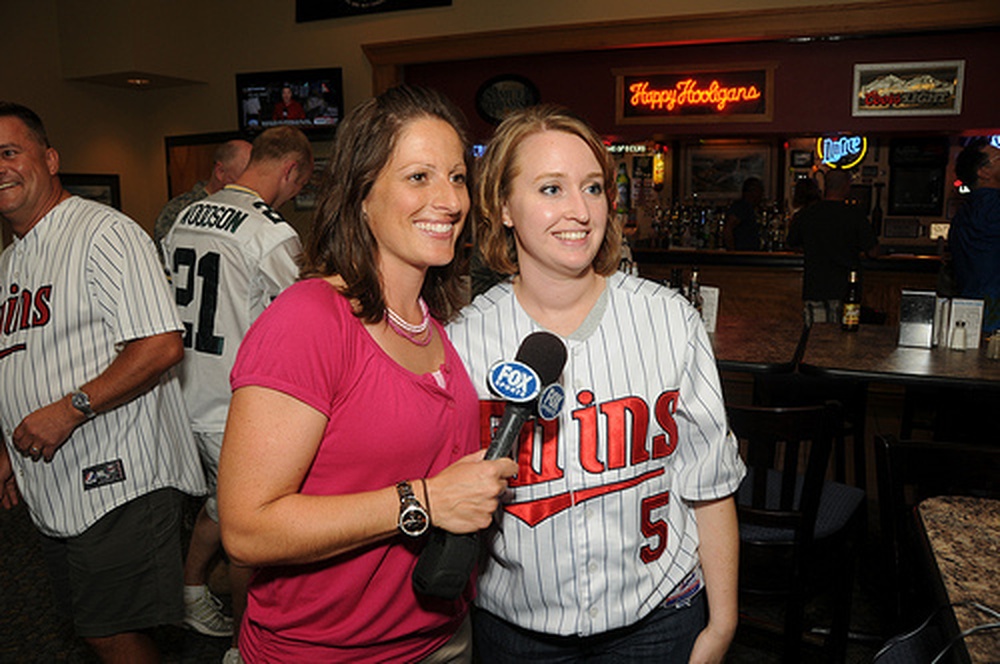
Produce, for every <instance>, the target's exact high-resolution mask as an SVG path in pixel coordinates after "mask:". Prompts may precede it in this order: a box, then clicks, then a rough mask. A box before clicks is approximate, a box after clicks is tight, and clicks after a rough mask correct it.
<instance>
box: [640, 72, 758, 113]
mask: <svg viewBox="0 0 1000 664" xmlns="http://www.w3.org/2000/svg"><path fill="white" fill-rule="evenodd" d="M628 89H629V92H630V93H632V96H631V97H630V98H629V105H630V106H633V107H636V106H645V107H646V108H648V109H649V110H652V111H656V110H661V109H664V108H665V109H666V110H667V111H673V110H674V109H675V108H677V107H678V106H714V107H715V109H716V110H717V111H723V110H725V108H726V106H728V105H729V104H738V103H740V102H744V101H756V100H758V99H760V96H761V91H760V89H759V88H757V86H756V85H750V86H742V85H741V86H738V87H732V88H727V87H725V86H723V85H721V84H720V83H719V82H718V81H714V80H713V81H712V82H711V83H709V85H708V87H707V88H700V87H698V81H696V80H695V79H693V78H687V79H684V80H683V81H678V82H677V84H676V85H675V86H674V88H673V89H669V88H668V89H665V90H656V89H650V87H649V81H640V82H638V83H633V84H632V85H630V86H629V88H628Z"/></svg>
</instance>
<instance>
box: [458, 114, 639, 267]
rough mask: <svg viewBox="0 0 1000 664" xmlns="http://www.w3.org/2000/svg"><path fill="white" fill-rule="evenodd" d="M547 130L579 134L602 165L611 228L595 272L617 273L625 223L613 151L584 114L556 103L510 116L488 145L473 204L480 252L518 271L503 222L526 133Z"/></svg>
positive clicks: (511, 237) (514, 249) (495, 264)
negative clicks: (619, 212) (619, 208)
mask: <svg viewBox="0 0 1000 664" xmlns="http://www.w3.org/2000/svg"><path fill="white" fill-rule="evenodd" d="M543 131H562V132H565V133H567V134H571V135H573V136H577V137H578V138H580V139H581V140H582V141H583V142H584V143H586V144H587V147H589V148H590V151H591V152H592V153H593V155H594V158H595V159H596V160H597V163H598V164H600V166H601V175H602V178H603V181H604V196H605V198H606V199H607V202H608V220H607V228H606V230H605V232H604V239H603V240H602V241H601V246H600V248H599V249H598V251H597V255H596V256H595V257H594V262H593V266H594V271H596V272H597V273H598V274H601V275H604V276H607V275H609V274H612V273H613V272H614V271H615V270H616V269H618V265H619V263H620V260H621V244H622V225H621V222H620V221H619V220H618V219H617V217H616V216H615V215H614V209H615V196H616V194H617V190H616V189H615V186H614V184H615V182H614V178H615V176H614V170H613V168H612V165H611V159H610V157H609V156H608V150H607V148H606V147H605V145H604V142H603V141H602V140H601V137H600V136H598V134H597V132H596V131H594V130H593V128H591V126H590V125H588V124H587V123H586V121H584V120H583V119H582V118H580V117H579V116H577V115H576V114H574V113H573V112H571V111H569V110H567V109H566V108H563V107H562V106H556V105H553V104H543V105H540V106H533V107H530V108H527V109H523V110H520V111H515V112H514V113H512V114H510V115H509V116H507V118H506V119H504V121H503V122H501V123H500V126H499V127H497V130H496V133H495V134H494V135H493V138H492V139H491V140H490V142H489V145H488V146H487V147H486V152H485V153H484V154H483V156H482V158H481V159H480V162H479V164H478V169H477V172H476V197H475V202H474V204H473V206H472V212H473V215H474V218H475V224H476V233H477V238H476V239H477V242H478V248H479V253H480V255H481V256H482V259H483V262H484V263H486V265H487V266H488V267H489V268H490V269H491V270H493V271H494V272H498V273H500V274H507V275H511V274H517V272H518V264H517V247H516V245H515V243H514V234H513V231H512V230H511V229H509V228H507V227H505V226H504V225H503V207H504V205H505V204H506V202H507V199H508V198H509V197H510V193H511V186H512V183H513V181H514V178H516V177H517V175H518V170H517V165H516V164H517V152H518V149H519V148H520V147H521V144H522V143H523V142H524V140H525V139H526V138H528V137H529V136H532V135H534V134H538V133H541V132H543Z"/></svg>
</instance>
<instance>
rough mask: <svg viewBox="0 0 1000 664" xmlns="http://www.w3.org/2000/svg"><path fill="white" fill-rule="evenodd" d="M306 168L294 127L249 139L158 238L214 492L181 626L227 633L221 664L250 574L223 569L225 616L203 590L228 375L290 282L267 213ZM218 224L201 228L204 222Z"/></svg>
mask: <svg viewBox="0 0 1000 664" xmlns="http://www.w3.org/2000/svg"><path fill="white" fill-rule="evenodd" d="M312 171H313V156H312V148H311V147H310V145H309V139H308V138H306V136H305V134H303V133H302V132H301V131H299V130H298V129H295V128H293V127H272V128H270V129H267V130H265V131H264V132H263V133H262V134H261V135H260V136H258V137H257V138H256V139H255V140H254V142H253V151H252V153H251V156H250V163H249V165H248V166H247V168H246V170H245V171H244V172H243V174H242V175H240V177H239V178H238V179H237V180H236V182H234V183H232V184H227V185H226V186H224V187H223V188H222V189H221V190H220V191H217V192H216V193H214V194H212V195H210V196H209V197H208V198H205V199H204V200H201V201H198V202H197V203H194V204H193V205H191V206H189V207H187V208H185V209H184V210H183V211H181V213H180V214H179V215H178V216H177V223H175V224H174V227H173V228H172V229H171V230H170V232H169V233H168V234H167V237H166V238H165V239H164V242H163V248H164V256H165V258H166V260H167V270H168V273H169V274H170V275H171V284H172V285H173V288H174V295H175V298H176V301H177V308H178V310H179V311H180V315H181V319H182V320H183V321H184V327H185V330H186V332H185V336H184V356H185V359H184V363H183V364H182V365H181V369H182V370H181V389H182V392H183V394H184V400H185V401H186V402H187V409H188V415H189V417H190V418H191V428H192V430H193V431H194V435H195V439H196V440H197V441H198V449H199V451H200V452H201V457H202V463H203V465H204V468H205V471H206V475H207V480H208V486H209V489H211V490H212V494H211V495H209V497H208V499H207V500H206V501H205V504H204V505H203V506H202V508H201V510H200V511H199V513H198V516H197V518H196V520H195V526H194V531H193V532H192V534H191V544H190V546H189V547H188V554H187V559H186V560H185V564H184V607H185V615H184V622H185V624H187V625H189V626H190V627H192V628H194V629H195V630H197V631H198V632H201V633H202V634H207V635H209V636H232V639H233V641H232V648H231V649H230V651H229V652H228V653H227V654H226V659H224V660H223V662H225V663H226V664H233V663H235V662H238V661H239V650H238V648H237V643H238V634H234V630H233V624H234V620H235V624H236V625H239V620H240V619H241V618H242V616H243V609H244V607H245V606H246V586H247V582H248V581H249V577H250V570H249V569H247V568H245V567H239V566H237V565H230V566H229V585H230V588H231V590H232V605H233V618H232V619H230V618H228V617H227V616H225V615H223V613H222V611H221V603H220V602H219V601H218V599H216V598H215V597H214V596H213V595H212V593H211V591H210V590H209V589H208V585H207V582H208V577H209V573H210V572H211V566H212V563H213V562H215V559H216V556H217V555H218V553H219V551H220V550H221V536H220V534H219V523H218V521H219V512H218V504H217V501H216V497H215V494H214V490H215V486H216V475H217V473H218V468H219V452H220V450H221V448H222V434H223V431H225V428H226V415H227V413H228V412H229V400H230V397H231V394H232V393H231V391H230V388H229V372H230V371H232V368H233V363H234V362H235V360H236V350H237V349H238V348H239V345H240V341H241V340H242V339H243V336H244V335H245V334H246V332H247V329H248V328H249V327H250V324H251V323H252V322H253V321H254V320H255V319H256V318H257V316H259V315H260V313H261V312H262V311H263V310H264V308H265V307H267V305H269V304H270V303H271V301H272V300H273V299H274V298H275V297H277V296H278V293H280V292H281V291H282V290H284V289H285V288H287V287H288V286H290V285H292V283H294V282H295V280H296V277H297V276H298V269H299V267H298V262H297V261H298V260H299V258H300V254H301V253H302V246H301V244H300V243H299V236H298V233H296V232H295V229H294V228H292V227H291V226H290V225H289V224H288V223H287V222H286V221H285V220H284V219H283V218H282V216H281V214H280V213H279V212H278V211H277V210H276V209H275V208H278V207H280V206H281V205H283V204H284V203H285V202H286V201H288V200H291V199H292V198H293V197H294V196H295V195H296V194H297V193H298V192H299V190H300V189H301V188H302V186H303V185H304V184H305V183H306V182H307V181H308V180H309V178H310V177H311V175H312ZM207 219H212V220H217V221H215V222H214V223H204V222H205V220H207Z"/></svg>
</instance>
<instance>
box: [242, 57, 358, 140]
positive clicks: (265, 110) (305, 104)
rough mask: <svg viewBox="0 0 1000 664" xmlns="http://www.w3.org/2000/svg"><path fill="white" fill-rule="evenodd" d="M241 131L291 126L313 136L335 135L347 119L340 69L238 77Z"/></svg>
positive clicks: (298, 70)
mask: <svg viewBox="0 0 1000 664" xmlns="http://www.w3.org/2000/svg"><path fill="white" fill-rule="evenodd" d="M236 104H237V108H239V115H240V121H239V127H240V132H242V133H245V134H249V135H254V134H258V133H260V132H262V131H264V130H265V129H267V128H268V127H277V126H280V125H291V126H293V127H298V128H299V129H301V130H302V131H303V132H305V133H306V134H308V135H310V136H316V135H324V134H328V135H332V134H333V131H334V129H335V127H336V126H337V123H338V122H339V121H340V119H341V118H342V117H343V116H344V95H343V80H342V76H341V70H340V68H339V67H329V68H324V69H295V70H285V71H269V72H257V73H252V74H237V75H236Z"/></svg>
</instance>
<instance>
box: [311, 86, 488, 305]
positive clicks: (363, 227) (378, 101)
mask: <svg viewBox="0 0 1000 664" xmlns="http://www.w3.org/2000/svg"><path fill="white" fill-rule="evenodd" d="M427 117H431V118H439V119H441V120H444V121H445V122H447V123H448V124H449V125H451V127H452V128H453V129H454V130H455V133H456V134H458V138H459V140H460V141H461V143H462V149H463V156H464V159H465V165H466V172H467V173H471V167H472V164H471V159H472V152H471V150H470V146H469V140H468V138H467V136H466V131H465V118H464V116H463V115H462V112H461V111H460V110H458V108H457V107H456V106H455V105H454V104H452V102H451V101H449V100H448V99H447V98H446V97H445V96H444V95H442V94H440V93H439V92H436V91H434V90H430V89H427V88H421V87H417V86H410V85H401V86H397V87H394V88H390V89H389V90H386V91H385V92H383V93H382V94H380V95H378V96H377V97H374V98H372V99H368V100H367V101H364V102H362V103H361V104H360V105H358V106H357V107H356V108H355V109H354V110H352V111H351V112H350V113H349V114H348V115H347V117H346V118H344V121H343V122H342V123H341V124H340V126H339V127H338V128H337V136H336V138H335V140H334V144H333V148H332V150H331V153H330V154H331V156H330V167H329V169H328V170H327V172H326V173H325V174H324V177H323V184H322V185H321V187H320V193H319V204H318V206H317V208H316V216H315V217H314V220H313V231H312V235H311V236H310V238H309V242H308V243H307V244H306V247H305V256H304V257H305V265H304V267H303V269H302V277H303V278H309V277H326V276H332V275H334V274H337V275H340V277H341V278H342V279H343V280H344V282H345V283H346V284H347V285H346V288H345V289H344V291H343V292H344V295H346V296H347V297H349V298H352V299H354V300H357V301H358V303H359V304H360V311H359V312H358V316H359V317H360V318H361V319H363V320H364V321H366V322H368V323H377V322H379V321H381V320H382V317H383V316H384V314H385V299H384V296H383V293H382V283H381V280H380V277H379V273H378V266H377V258H378V244H377V242H376V241H375V236H374V235H373V234H372V232H371V229H370V228H369V227H368V224H367V222H366V221H365V218H364V214H363V212H362V203H363V202H364V200H365V199H366V198H367V197H368V194H369V192H371V189H372V186H373V185H374V184H375V180H376V179H378V176H379V173H381V172H382V169H383V168H385V166H386V164H388V163H389V159H390V158H391V157H392V153H393V150H394V149H395V147H396V142H397V141H398V140H399V136H400V134H402V133H403V129H404V128H405V127H406V126H407V125H409V124H410V123H411V122H413V121H414V120H419V119H421V118H427ZM466 186H467V187H468V186H469V185H468V179H467V180H466ZM471 237H472V229H471V225H470V224H469V223H468V222H467V223H465V225H464V226H463V228H462V233H461V235H460V236H459V237H458V239H457V241H456V243H455V258H454V259H453V260H452V261H451V262H450V263H448V264H447V265H441V266H433V267H431V268H429V269H428V270H427V275H426V276H425V277H424V285H423V287H422V289H421V293H420V294H421V296H422V297H423V298H424V300H425V301H426V302H427V305H428V307H429V308H430V310H431V313H432V314H433V315H434V317H435V318H437V319H438V320H440V321H447V320H450V319H451V318H453V317H454V316H455V314H457V313H458V310H459V309H460V308H461V306H462V305H463V304H465V301H466V290H465V289H464V288H463V287H462V283H461V281H460V275H462V274H463V273H464V272H465V265H466V263H467V259H466V257H465V251H464V249H465V245H466V244H467V243H468V242H470V240H471Z"/></svg>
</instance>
